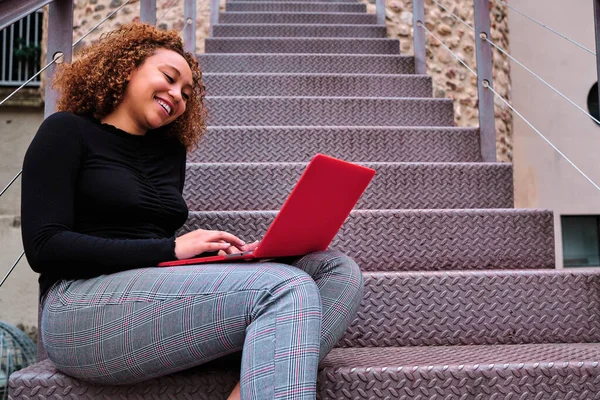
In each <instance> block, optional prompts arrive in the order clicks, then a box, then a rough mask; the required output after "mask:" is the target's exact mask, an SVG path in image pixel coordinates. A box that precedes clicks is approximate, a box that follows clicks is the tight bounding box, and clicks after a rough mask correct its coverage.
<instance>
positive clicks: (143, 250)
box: [21, 113, 175, 277]
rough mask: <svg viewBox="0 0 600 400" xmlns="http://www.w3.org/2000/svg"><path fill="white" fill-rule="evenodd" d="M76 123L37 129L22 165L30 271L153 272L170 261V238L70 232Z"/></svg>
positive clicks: (68, 120)
mask: <svg viewBox="0 0 600 400" xmlns="http://www.w3.org/2000/svg"><path fill="white" fill-rule="evenodd" d="M81 134H82V132H80V129H79V127H78V120H77V117H75V116H73V115H71V114H68V113H57V114H54V115H52V116H50V117H48V118H47V119H46V120H45V121H44V122H43V124H42V125H41V126H40V128H39V130H38V132H37V134H36V136H35V137H34V139H33V141H32V143H31V145H30V146H29V149H28V150H27V153H26V155H25V160H24V162H23V177H22V186H21V195H22V197H21V219H22V237H23V246H24V249H25V254H26V256H27V260H28V261H29V264H30V265H31V267H32V268H33V270H34V271H36V272H40V273H44V272H46V273H52V274H55V275H59V276H64V277H69V276H72V277H75V276H83V275H86V276H87V275H95V274H99V273H112V272H117V271H121V270H126V269H131V268H141V267H148V266H155V265H156V264H157V263H158V262H161V261H165V260H172V259H173V258H174V248H175V244H174V238H166V239H106V238H100V237H95V236H90V235H84V234H80V233H77V232H74V231H73V227H74V202H75V187H76V184H77V179H78V174H79V170H80V168H81V164H82V161H83V157H84V155H85V147H84V144H83V142H82V136H81Z"/></svg>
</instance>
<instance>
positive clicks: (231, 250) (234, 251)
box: [218, 240, 259, 256]
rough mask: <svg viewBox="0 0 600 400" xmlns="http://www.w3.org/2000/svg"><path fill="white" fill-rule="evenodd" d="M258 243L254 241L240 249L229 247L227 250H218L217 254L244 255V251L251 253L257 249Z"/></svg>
mask: <svg viewBox="0 0 600 400" xmlns="http://www.w3.org/2000/svg"><path fill="white" fill-rule="evenodd" d="M258 243H259V241H258V240H257V241H255V242H252V243H248V244H247V245H244V246H242V247H240V248H237V247H235V246H229V247H228V248H226V249H224V250H219V254H218V255H220V256H225V255H227V254H237V253H244V252H246V251H253V250H254V249H256V248H257V247H258Z"/></svg>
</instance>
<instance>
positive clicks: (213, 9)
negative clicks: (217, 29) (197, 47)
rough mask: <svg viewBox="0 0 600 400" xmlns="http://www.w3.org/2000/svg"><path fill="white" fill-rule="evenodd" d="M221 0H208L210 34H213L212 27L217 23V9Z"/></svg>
mask: <svg viewBox="0 0 600 400" xmlns="http://www.w3.org/2000/svg"><path fill="white" fill-rule="evenodd" d="M220 8H221V2H220V1H219V0H210V36H213V28H214V26H215V25H216V24H218V23H219V10H220Z"/></svg>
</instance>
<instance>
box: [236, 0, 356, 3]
mask: <svg viewBox="0 0 600 400" xmlns="http://www.w3.org/2000/svg"><path fill="white" fill-rule="evenodd" d="M243 1H245V2H259V3H282V2H292V3H334V4H337V3H342V4H346V3H348V4H356V3H360V2H361V0H243Z"/></svg>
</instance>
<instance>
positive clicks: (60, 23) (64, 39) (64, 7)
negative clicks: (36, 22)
mask: <svg viewBox="0 0 600 400" xmlns="http://www.w3.org/2000/svg"><path fill="white" fill-rule="evenodd" d="M72 46H73V0H54V1H53V2H52V3H50V7H49V9H48V62H49V63H50V62H52V60H54V59H55V58H57V60H58V62H60V63H62V62H67V63H69V62H71V59H72V54H73V53H72ZM60 54H62V57H60V58H59V57H58V56H59V55H60ZM56 67H57V65H56V63H54V64H52V65H51V66H50V67H48V69H47V70H46V93H45V96H44V98H45V104H44V116H45V117H47V116H49V115H50V114H53V113H54V112H55V111H56V102H57V100H58V92H57V91H56V90H55V89H52V78H53V76H54V72H55V71H56Z"/></svg>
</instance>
